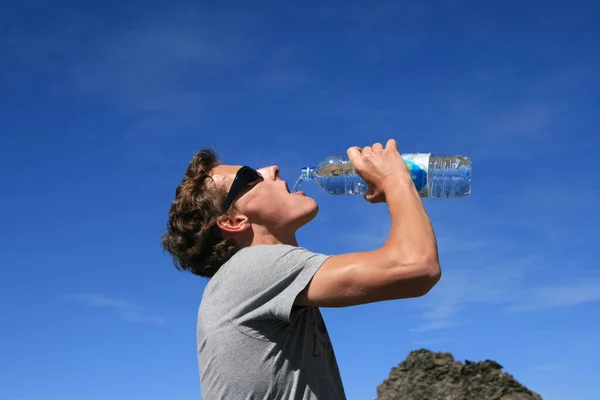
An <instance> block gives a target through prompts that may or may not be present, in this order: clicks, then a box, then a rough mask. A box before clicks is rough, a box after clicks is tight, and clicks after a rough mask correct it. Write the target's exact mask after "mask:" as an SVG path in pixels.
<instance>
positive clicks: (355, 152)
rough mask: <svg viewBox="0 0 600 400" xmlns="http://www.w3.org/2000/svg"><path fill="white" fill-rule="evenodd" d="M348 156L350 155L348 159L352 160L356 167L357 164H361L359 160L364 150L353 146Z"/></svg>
mask: <svg viewBox="0 0 600 400" xmlns="http://www.w3.org/2000/svg"><path fill="white" fill-rule="evenodd" d="M346 154H347V155H348V158H349V159H350V162H351V163H352V165H356V163H357V162H359V161H358V160H360V156H361V154H362V149H361V148H360V147H358V146H352V147H350V148H349V149H348V151H347V152H346Z"/></svg>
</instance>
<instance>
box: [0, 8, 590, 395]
mask: <svg viewBox="0 0 600 400" xmlns="http://www.w3.org/2000/svg"><path fill="white" fill-rule="evenodd" d="M259 3H260V5H253V6H250V5H248V3H246V2H218V5H217V2H212V3H208V2H176V1H174V2H168V3H167V2H161V3H157V2H129V1H123V2H112V1H106V2H101V3H98V4H97V5H95V4H96V3H90V2H23V3H17V2H15V1H12V2H11V1H9V2H4V3H3V11H2V13H0V110H1V111H0V114H1V116H2V117H1V118H0V133H1V135H0V163H2V165H1V168H2V173H1V174H0V180H1V183H2V186H1V187H2V193H3V194H2V196H1V197H0V221H2V229H1V230H0V235H1V241H0V243H2V246H1V247H0V263H1V266H2V279H1V280H0V313H1V314H0V315H1V319H2V329H1V330H0V354H2V357H0V377H1V380H2V384H1V385H0V398H2V399H6V400H74V399H77V400H107V399H111V400H112V399H114V400H117V399H118V400H133V399H145V400H163V399H178V400H186V399H190V400H191V399H197V398H199V379H198V372H197V361H196V360H197V359H196V342H195V326H196V312H197V308H198V305H199V301H200V299H201V296H202V291H203V288H204V285H205V283H206V281H205V280H204V279H202V278H198V277H194V276H193V275H191V274H187V273H182V272H178V271H176V270H175V269H174V268H173V267H172V265H171V263H170V259H169V258H168V257H167V256H166V255H164V254H163V253H162V250H161V248H160V244H159V238H160V235H161V233H162V231H163V228H164V226H165V223H166V217H167V211H168V207H169V203H170V201H171V200H172V197H173V195H174V190H175V186H176V184H177V183H178V181H179V180H180V179H181V177H182V174H183V172H184V169H185V167H186V165H187V163H188V162H189V160H190V158H191V156H192V155H193V153H194V152H195V151H196V150H197V149H198V148H200V147H205V146H209V147H214V148H216V149H217V150H218V152H219V153H220V154H221V155H222V157H223V158H224V159H225V161H226V162H230V163H236V164H250V165H254V166H257V167H258V166H263V165H270V164H278V165H279V166H280V167H281V168H282V175H283V177H284V178H285V179H287V180H289V181H293V180H294V179H295V178H296V177H297V176H298V174H299V171H300V168H301V167H303V166H305V165H307V164H312V163H316V162H318V161H319V160H320V159H322V158H323V157H324V156H325V155H327V154H330V153H336V152H344V151H345V150H346V149H347V148H348V147H349V146H352V145H359V146H362V145H366V144H371V143H373V142H375V141H385V140H387V139H388V138H390V137H394V138H396V139H397V140H398V143H399V148H400V150H401V151H402V152H433V153H438V154H450V153H455V154H463V155H466V156H469V157H471V159H472V160H473V193H472V195H471V196H470V197H468V198H464V199H455V200H451V199H426V200H425V205H426V208H427V210H428V212H429V215H430V217H431V219H432V221H433V224H434V227H435V229H436V233H437V235H438V240H439V247H440V259H441V263H442V268H443V278H442V280H441V282H440V283H439V284H438V286H437V287H436V288H435V289H434V290H433V291H432V292H431V293H430V294H429V295H428V296H426V297H424V298H420V299H414V300H406V301H397V302H387V303H380V304H372V305H366V306H361V307H355V308H348V309H342V310H327V309H326V310H324V316H325V319H326V321H327V323H328V327H329V330H330V334H331V336H332V339H333V342H334V348H335V350H336V352H337V356H338V361H339V364H340V368H341V373H342V377H343V380H344V383H345V386H346V391H347V393H348V398H349V399H352V400H365V399H373V398H375V390H376V387H377V385H379V384H380V383H381V382H382V381H383V380H384V379H385V378H386V377H387V375H388V373H389V371H390V369H391V368H392V367H393V366H395V365H397V363H399V362H400V361H401V360H402V359H404V358H405V357H406V355H407V354H408V352H409V351H411V350H413V349H417V348H422V347H426V348H430V349H432V350H443V351H450V352H452V353H453V354H454V355H455V356H456V358H458V359H461V360H464V359H471V360H482V359H494V360H497V361H498V362H500V364H502V365H503V366H504V367H505V369H506V371H507V372H509V373H511V374H513V375H514V376H515V377H516V378H517V379H519V380H521V381H522V382H524V383H525V384H527V385H528V386H529V387H531V388H532V389H534V390H536V391H538V392H539V393H540V394H541V395H542V396H543V398H544V399H547V400H572V399H578V400H594V399H595V397H594V396H595V395H597V393H598V391H599V390H600V385H599V384H598V383H597V382H598V381H597V379H596V380H595V381H596V383H594V382H593V378H597V377H598V376H600V311H599V310H600V271H599V269H598V261H597V259H598V255H599V252H598V244H597V240H598V237H599V235H598V233H597V227H598V226H599V225H600V212H599V210H598V204H600V193H599V191H600V189H599V188H598V178H597V174H596V170H597V165H598V163H597V162H596V161H595V160H594V155H595V154H597V148H598V146H599V145H600V139H598V129H599V127H600V121H599V118H598V113H597V110H598V109H599V100H598V99H599V97H598V94H597V93H598V91H599V90H600V84H599V83H600V81H599V79H598V73H597V71H598V70H600V59H599V55H600V51H599V48H598V41H599V39H600V28H599V25H598V24H597V21H598V17H599V14H600V13H599V9H598V8H599V7H598V5H596V4H595V3H594V2H592V1H588V2H586V1H571V2H566V1H563V2H557V1H543V2H542V1H533V0H532V1H528V2H515V1H502V2H500V1H488V2H477V1H451V2H433V1H421V2H394V1H378V2H371V3H367V2H341V1H340V2H313V1H309V2H302V3H300V2H294V3H292V2H283V1H278V2H274V1H273V2H259ZM93 4H94V5H93ZM594 176H596V178H594ZM304 189H305V190H306V191H307V193H308V194H309V195H312V196H314V197H315V198H316V199H317V200H318V202H319V204H320V209H321V211H320V214H319V216H318V217H317V219H316V220H314V221H313V222H312V223H311V224H310V225H309V226H307V227H305V228H304V229H302V230H301V231H300V232H299V241H300V244H301V245H302V246H305V247H307V248H310V249H311V250H313V251H318V252H324V253H328V254H335V253H340V252H346V251H356V250H365V249H370V248H374V247H376V246H379V245H381V244H382V242H383V240H384V239H385V237H386V233H387V229H388V227H389V220H388V216H387V210H386V208H385V205H370V204H368V203H366V202H365V201H364V200H363V199H362V198H360V197H331V196H329V195H327V194H326V193H325V192H323V191H322V190H321V189H320V188H318V187H317V186H305V187H304Z"/></svg>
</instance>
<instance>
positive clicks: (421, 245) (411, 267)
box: [295, 139, 441, 307]
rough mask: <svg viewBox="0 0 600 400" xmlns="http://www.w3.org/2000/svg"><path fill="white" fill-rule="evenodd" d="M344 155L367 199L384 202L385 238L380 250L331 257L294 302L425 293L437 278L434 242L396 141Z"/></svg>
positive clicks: (350, 301)
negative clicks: (388, 223)
mask: <svg viewBox="0 0 600 400" xmlns="http://www.w3.org/2000/svg"><path fill="white" fill-rule="evenodd" d="M348 157H349V158H350V161H351V162H352V164H353V166H354V168H355V169H356V171H357V172H358V174H359V175H360V176H361V177H362V178H363V179H364V180H365V181H366V183H367V184H368V186H369V192H367V194H366V195H365V198H366V200H368V201H370V202H372V203H379V202H384V201H385V202H387V205H388V209H389V212H390V217H391V230H390V233H389V236H388V238H387V240H386V241H385V243H384V245H383V246H382V247H381V248H379V249H376V250H373V251H367V252H356V253H348V254H341V255H335V256H331V257H330V258H329V259H327V260H326V261H325V262H324V263H323V265H322V266H321V267H320V269H319V270H318V271H317V273H316V274H315V276H314V277H313V279H312V280H311V282H310V283H309V284H308V285H307V287H306V288H305V289H304V290H303V291H302V292H301V293H300V294H299V295H298V297H297V299H296V302H295V304H298V305H306V306H317V307H347V306H352V305H358V304H365V303H372V302H378V301H384V300H394V299H402V298H410V297H419V296H423V295H425V294H426V293H428V292H429V290H431V288H432V287H433V286H435V284H436V283H437V282H438V281H439V279H440V277H441V270H440V265H439V259H438V252H437V243H436V239H435V234H434V231H433V227H432V225H431V222H430V220H429V217H428V216H427V213H426V211H425V208H424V207H423V202H422V201H421V198H420V197H419V194H418V193H417V190H416V188H415V186H414V184H413V182H412V178H411V176H410V174H409V171H408V168H407V167H406V163H405V162H404V160H403V159H402V156H401V155H400V153H399V152H398V149H397V145H396V142H395V141H394V140H393V139H392V140H389V141H388V142H387V144H386V147H385V148H383V146H382V145H381V144H379V143H376V144H374V145H373V146H372V147H368V146H367V147H365V148H363V149H360V148H358V147H352V148H350V149H348Z"/></svg>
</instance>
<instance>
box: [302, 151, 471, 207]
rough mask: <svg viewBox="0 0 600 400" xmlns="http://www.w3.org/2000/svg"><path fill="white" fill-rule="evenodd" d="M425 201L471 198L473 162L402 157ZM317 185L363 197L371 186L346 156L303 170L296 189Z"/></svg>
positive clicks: (422, 155) (440, 157) (335, 192)
mask: <svg viewBox="0 0 600 400" xmlns="http://www.w3.org/2000/svg"><path fill="white" fill-rule="evenodd" d="M402 158H403V159H404V161H405V162H406V165H407V167H408V169H409V171H410V174H411V176H412V179H413V182H414V184H415V187H416V189H417V191H418V192H419V195H420V196H421V197H435V198H458V197H465V196H468V195H470V194H471V160H469V158H467V157H464V156H458V155H445V156H444V155H432V154H430V153H412V154H402ZM305 181H306V182H315V183H317V184H318V185H319V186H321V187H322V188H323V189H324V190H325V191H326V192H327V193H329V194H332V195H344V194H345V195H363V194H364V193H365V192H366V191H367V185H366V183H365V182H364V181H363V179H362V178H361V177H360V176H359V175H358V174H357V173H356V171H355V170H354V168H353V167H352V164H351V163H350V160H349V159H348V156H347V155H346V154H334V155H330V156H328V157H325V158H324V159H323V160H322V161H321V162H320V163H318V164H317V166H316V167H306V168H303V169H302V175H300V178H299V179H298V181H297V182H296V184H295V185H294V188H293V189H292V192H296V191H297V190H298V188H299V187H300V184H302V182H305Z"/></svg>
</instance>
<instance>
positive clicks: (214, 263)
mask: <svg viewBox="0 0 600 400" xmlns="http://www.w3.org/2000/svg"><path fill="white" fill-rule="evenodd" d="M226 200H230V202H229V203H228V204H229V206H228V207H227V208H226V207H225V206H226V204H225V203H226ZM317 212H318V207H317V203H316V202H315V201H314V200H313V199H311V198H309V197H306V196H304V195H303V194H302V193H298V194H291V193H290V191H289V188H288V185H287V183H286V182H285V181H283V180H281V179H280V178H279V168H278V167H276V166H270V167H265V168H260V169H257V170H254V169H252V168H249V167H245V168H242V166H236V165H223V164H221V161H220V160H219V158H218V156H217V154H216V153H215V152H214V151H212V150H208V149H202V150H200V151H198V152H197V153H196V155H195V156H194V158H193V159H192V161H191V163H190V165H189V166H188V168H187V171H186V174H185V176H184V178H183V181H182V182H181V184H180V185H179V186H178V187H177V190H176V192H175V200H174V201H173V203H172V204H171V209H170V211H169V221H168V223H167V231H166V232H165V233H164V234H163V237H162V245H163V247H164V249H165V250H166V251H168V252H169V253H171V255H172V256H173V260H174V263H175V266H176V267H177V268H180V269H185V270H190V271H191V272H192V273H194V274H197V275H201V276H207V277H211V276H213V275H214V274H215V273H216V272H217V271H218V269H219V268H220V267H221V265H223V263H224V262H225V261H227V260H228V259H229V258H231V257H232V256H233V255H234V254H235V253H236V252H237V251H238V250H239V249H240V248H242V247H246V246H250V245H254V244H272V243H286V244H293V245H295V244H296V237H295V235H296V231H297V230H298V229H299V228H300V227H302V226H303V225H304V224H306V223H308V222H309V221H310V220H312V219H313V218H314V217H315V216H316V215H317Z"/></svg>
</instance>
